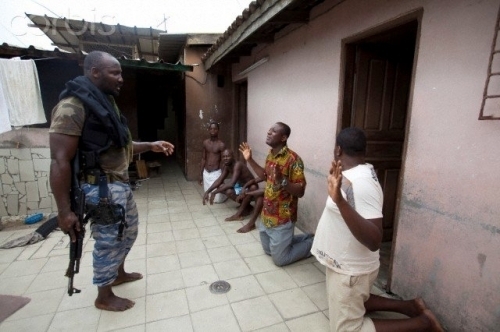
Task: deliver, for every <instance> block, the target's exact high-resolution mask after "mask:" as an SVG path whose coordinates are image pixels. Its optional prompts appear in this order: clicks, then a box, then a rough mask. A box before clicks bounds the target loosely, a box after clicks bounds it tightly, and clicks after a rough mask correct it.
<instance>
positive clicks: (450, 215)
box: [402, 195, 500, 235]
mask: <svg viewBox="0 0 500 332" xmlns="http://www.w3.org/2000/svg"><path fill="white" fill-rule="evenodd" d="M402 203H403V204H405V205H408V206H409V207H412V208H415V209H418V210H426V211H430V212H434V213H435V214H437V215H440V216H443V217H446V218H449V219H452V220H455V221H457V222H458V223H460V224H462V225H470V224H474V223H475V221H474V220H471V219H470V218H464V217H462V216H459V215H457V214H454V213H448V212H445V211H442V210H438V209H437V208H434V207H430V206H429V205H427V204H424V203H422V202H420V201H418V200H415V199H409V198H408V197H407V196H406V195H404V196H403V199H402ZM479 225H480V226H481V228H482V229H484V230H485V231H488V232H490V233H491V234H493V235H499V234H500V228H499V227H497V226H495V225H491V224H486V223H480V224H479Z"/></svg>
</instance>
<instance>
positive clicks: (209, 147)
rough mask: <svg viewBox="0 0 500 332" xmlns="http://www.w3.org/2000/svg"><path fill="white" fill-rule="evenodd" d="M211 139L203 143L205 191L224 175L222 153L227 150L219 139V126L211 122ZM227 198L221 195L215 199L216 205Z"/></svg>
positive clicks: (201, 178) (202, 165)
mask: <svg viewBox="0 0 500 332" xmlns="http://www.w3.org/2000/svg"><path fill="white" fill-rule="evenodd" d="M208 132H209V133H210V138H207V139H206V140H204V141H203V155H202V158H201V165H200V166H201V167H200V179H199V183H200V185H203V190H205V191H206V190H207V189H208V188H209V187H210V186H211V185H212V184H213V183H214V181H215V180H217V179H218V178H219V176H220V175H221V174H222V171H221V167H220V166H221V160H222V151H224V149H225V148H226V146H225V144H224V142H222V141H221V140H220V139H219V124H218V123H217V122H210V126H209V127H208ZM226 199H227V197H225V196H224V195H223V194H219V195H217V196H216V197H215V198H214V203H223V202H224V201H226Z"/></svg>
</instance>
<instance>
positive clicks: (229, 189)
mask: <svg viewBox="0 0 500 332" xmlns="http://www.w3.org/2000/svg"><path fill="white" fill-rule="evenodd" d="M222 160H223V162H224V167H223V168H222V174H221V176H220V177H219V178H218V179H217V180H215V182H214V183H213V184H212V185H211V186H210V188H208V190H207V191H205V195H203V205H205V204H206V202H207V201H208V200H210V204H213V202H214V198H215V195H217V194H219V193H224V194H225V195H226V196H227V197H229V198H231V199H232V200H233V201H235V202H241V204H240V206H239V208H238V211H236V213H235V214H234V215H232V216H230V217H228V218H226V219H225V220H226V221H233V220H243V217H244V216H245V215H247V214H248V213H249V210H250V209H251V205H250V201H252V200H255V206H254V208H253V212H252V216H251V218H250V221H249V222H248V223H247V224H246V225H244V226H243V227H241V228H240V229H238V230H237V232H238V233H246V232H249V231H251V230H252V229H254V228H255V221H256V220H257V217H258V216H259V213H260V211H261V209H262V197H263V196H262V195H261V194H260V193H261V191H259V186H258V185H257V184H256V183H254V184H250V185H248V184H247V183H248V182H250V181H253V180H254V176H253V174H252V173H251V172H250V170H249V169H248V167H247V166H246V165H245V163H243V162H241V161H235V159H234V155H233V152H232V151H230V150H228V149H226V150H224V152H222ZM230 174H231V179H230V180H229V181H227V182H226V183H224V180H225V179H226V178H227V177H228V176H229V175H230ZM236 184H238V186H236ZM243 184H247V186H246V188H245V190H248V192H246V195H241V193H240V192H236V190H235V186H236V189H239V188H237V187H241V186H242V185H243ZM209 195H210V198H209Z"/></svg>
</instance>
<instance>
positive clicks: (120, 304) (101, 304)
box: [94, 294, 135, 311]
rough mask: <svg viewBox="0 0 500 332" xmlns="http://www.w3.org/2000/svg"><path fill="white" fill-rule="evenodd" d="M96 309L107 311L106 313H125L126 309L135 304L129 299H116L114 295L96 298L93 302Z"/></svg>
mask: <svg viewBox="0 0 500 332" xmlns="http://www.w3.org/2000/svg"><path fill="white" fill-rule="evenodd" d="M94 304H95V306H96V308H98V309H101V310H107V311H125V310H127V309H130V308H132V307H133V306H134V304H135V302H134V301H132V300H129V299H124V298H121V297H118V296H116V295H114V294H112V295H110V296H108V297H106V298H102V299H100V298H99V297H97V299H96V300H95V302H94Z"/></svg>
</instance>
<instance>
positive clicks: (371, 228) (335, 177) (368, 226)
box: [328, 160, 382, 251]
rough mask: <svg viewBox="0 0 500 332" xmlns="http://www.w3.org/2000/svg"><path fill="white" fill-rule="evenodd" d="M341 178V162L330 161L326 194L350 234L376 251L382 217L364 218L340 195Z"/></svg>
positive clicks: (380, 232)
mask: <svg viewBox="0 0 500 332" xmlns="http://www.w3.org/2000/svg"><path fill="white" fill-rule="evenodd" d="M342 178H343V176H342V162H341V161H340V160H339V161H335V160H334V161H332V167H331V168H330V175H329V176H328V195H329V196H330V197H331V198H332V200H333V201H334V202H335V204H337V207H338V208H339V210H340V213H341V215H342V218H343V219H344V220H345V223H346V225H347V227H349V230H350V231H351V233H352V235H353V236H354V237H355V238H356V239H357V240H358V241H359V242H360V243H361V244H363V245H364V246H365V247H367V248H368V249H370V250H371V251H376V250H378V249H379V248H380V244H381V243H382V218H377V219H365V218H363V217H362V216H361V215H360V214H359V213H358V212H357V211H356V210H354V208H353V207H352V206H351V205H349V203H348V202H347V201H346V200H345V198H344V197H343V196H342V193H341V188H342ZM346 181H347V180H346Z"/></svg>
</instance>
